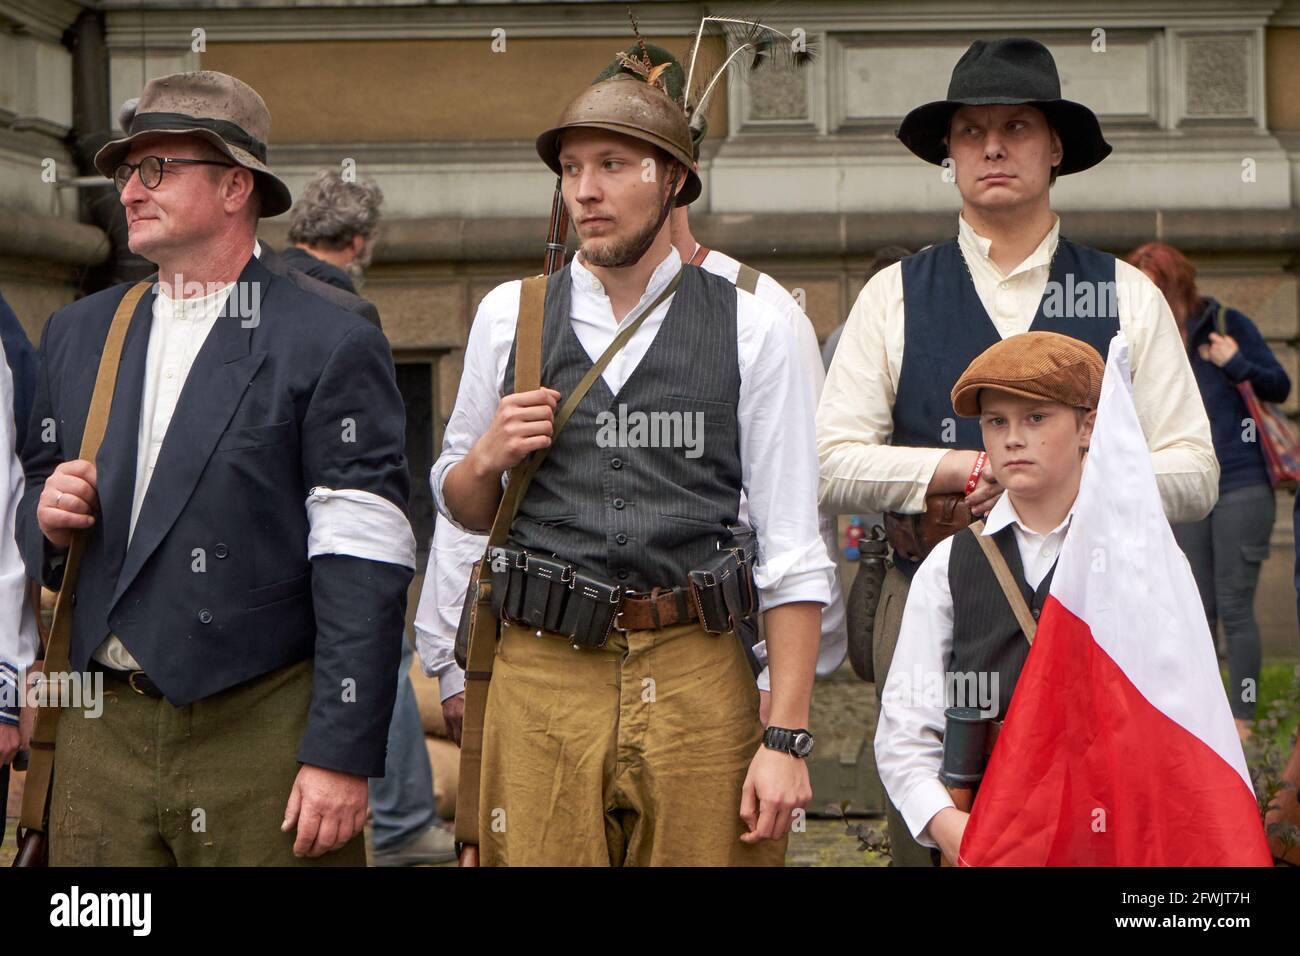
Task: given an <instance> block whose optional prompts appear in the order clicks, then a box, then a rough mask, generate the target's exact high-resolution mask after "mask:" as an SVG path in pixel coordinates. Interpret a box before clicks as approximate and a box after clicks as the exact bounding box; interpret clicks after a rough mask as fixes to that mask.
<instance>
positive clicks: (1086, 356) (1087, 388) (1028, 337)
mask: <svg viewBox="0 0 1300 956" xmlns="http://www.w3.org/2000/svg"><path fill="white" fill-rule="evenodd" d="M1105 371H1106V363H1105V362H1104V361H1102V358H1101V355H1100V354H1098V352H1097V350H1096V349H1095V348H1093V347H1092V346H1091V345H1089V344H1088V343H1087V342H1083V341H1080V340H1079V339H1076V338H1072V337H1071V336H1068V335H1062V334H1061V333H1059V332H1025V333H1022V334H1020V335H1012V336H1008V337H1007V338H1005V339H1003V340H1002V341H1001V342H998V343H997V344H996V345H991V346H989V347H988V348H987V349H985V350H984V351H983V352H981V353H980V354H979V356H978V357H977V358H976V359H975V361H973V362H971V363H970V365H969V366H967V368H966V371H964V372H962V373H961V378H959V379H957V384H956V385H954V386H953V387H952V407H953V411H955V412H956V413H957V414H958V415H961V416H962V417H963V418H978V417H979V413H980V403H979V395H980V389H982V388H995V389H997V390H998V391H1000V392H1010V393H1012V394H1013V395H1023V396H1024V397H1025V398H1043V399H1046V400H1047V401H1049V402H1060V403H1061V404H1062V405H1070V406H1073V407H1076V408H1096V407H1097V403H1098V402H1099V401H1101V377H1102V374H1103V373H1104V372H1105Z"/></svg>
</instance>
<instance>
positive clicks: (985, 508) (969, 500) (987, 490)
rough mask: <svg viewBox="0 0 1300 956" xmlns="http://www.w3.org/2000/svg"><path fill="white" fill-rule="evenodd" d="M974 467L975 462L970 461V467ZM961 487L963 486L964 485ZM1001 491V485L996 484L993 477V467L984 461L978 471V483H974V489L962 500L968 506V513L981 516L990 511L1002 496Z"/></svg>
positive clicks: (977, 516)
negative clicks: (982, 468) (982, 466)
mask: <svg viewBox="0 0 1300 956" xmlns="http://www.w3.org/2000/svg"><path fill="white" fill-rule="evenodd" d="M974 467H975V463H974V462H971V468H974ZM969 474H970V472H969V471H967V475H969ZM962 487H963V488H965V485H963V486H962ZM1002 491H1003V488H1002V486H1001V485H1000V484H998V480H997V479H996V478H994V477H993V469H992V468H991V467H990V466H989V464H988V463H987V462H986V463H985V464H984V470H983V471H981V472H980V479H979V483H978V484H976V485H975V490H974V491H972V492H971V493H970V494H968V495H967V496H966V497H965V498H964V499H963V500H964V501H965V502H966V504H967V506H968V507H969V508H970V513H971V515H972V516H973V517H976V518H983V517H984V516H985V515H987V514H988V513H989V512H990V511H992V510H993V506H994V505H995V504H997V503H998V499H999V498H1000V497H1002Z"/></svg>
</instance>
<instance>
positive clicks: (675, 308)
mask: <svg viewBox="0 0 1300 956" xmlns="http://www.w3.org/2000/svg"><path fill="white" fill-rule="evenodd" d="M569 270H570V266H566V267H565V268H564V269H562V270H560V271H558V272H556V273H554V274H553V275H552V276H551V277H550V279H549V280H548V282H547V286H546V303H545V307H544V316H545V320H544V324H543V329H542V384H543V385H546V386H548V387H550V388H554V389H556V390H557V391H559V392H560V394H561V396H567V395H569V394H570V393H572V392H573V390H574V388H575V387H576V386H577V384H578V382H579V380H580V379H581V378H582V377H583V375H585V374H586V373H587V371H588V370H589V369H590V368H591V367H592V365H593V361H592V359H591V357H590V356H589V355H588V354H587V352H586V350H585V349H584V348H583V347H582V343H581V342H580V341H579V340H578V336H577V334H576V333H575V332H574V331H573V323H572V321H571V320H570V312H571V310H570V301H571V294H572V280H571V277H570V272H569ZM682 270H683V273H682V281H681V284H680V285H679V286H678V287H677V291H676V292H675V293H673V297H672V302H671V303H670V305H669V308H668V313H667V315H666V316H665V318H664V321H663V324H662V325H661V326H660V327H659V331H658V332H657V333H656V334H655V338H654V341H653V342H652V343H651V344H650V347H649V349H648V350H647V351H646V353H645V355H644V357H643V358H642V359H641V361H640V363H639V364H638V365H637V366H636V368H635V370H633V372H632V374H631V375H630V376H629V377H628V379H627V381H626V382H625V383H624V384H623V387H622V388H621V389H620V391H619V393H618V394H617V395H614V394H613V393H612V392H610V390H609V386H608V385H606V384H605V380H604V378H603V377H601V378H597V379H596V381H595V384H593V385H592V387H591V390H590V391H589V392H588V393H587V395H586V396H585V397H584V398H583V400H582V401H581V402H580V403H579V405H578V407H577V409H576V410H575V411H574V413H573V416H572V417H571V418H570V419H569V421H568V423H567V424H566V425H565V427H564V429H563V430H562V431H561V432H560V434H559V437H558V438H557V439H556V440H555V442H554V444H553V445H552V447H551V450H550V454H549V455H548V456H547V458H546V461H545V462H544V463H543V464H542V466H541V468H539V469H538V470H537V473H536V475H535V476H534V477H533V481H532V484H531V485H529V487H528V491H527V492H526V493H525V495H524V498H523V501H522V502H521V503H520V506H519V511H518V514H517V515H516V517H515V520H514V523H513V524H512V525H511V528H510V540H511V542H512V543H513V545H514V546H516V547H520V548H524V549H526V550H529V551H532V552H536V553H541V554H555V555H558V556H559V557H561V558H563V559H564V560H566V561H569V562H571V563H573V564H575V565H577V566H578V567H579V568H580V569H582V570H585V571H588V572H591V573H594V574H596V575H599V576H601V577H604V578H606V579H608V580H611V581H613V582H616V583H618V584H622V585H624V586H626V587H629V588H633V589H635V590H649V589H650V588H652V587H655V586H660V587H675V586H679V585H684V584H685V583H686V574H687V572H688V571H689V570H691V569H692V568H695V567H699V566H700V565H702V564H704V563H705V562H706V561H707V560H709V558H710V557H712V556H713V555H715V554H716V553H717V542H718V541H720V540H722V538H723V537H724V536H725V533H726V529H727V527H728V526H734V525H735V524H736V523H737V512H738V509H739V506H740V490H741V463H740V432H739V427H738V425H737V422H736V406H737V404H738V402H739V398H740V365H739V360H738V358H737V353H736V348H737V342H736V288H735V286H734V285H732V284H731V283H730V282H728V281H727V280H726V279H723V278H720V277H718V276H715V275H712V274H711V273H708V272H705V271H704V270H703V269H700V268H697V267H695V266H690V265H684V266H682ZM514 365H515V355H514V347H513V346H512V347H511V352H510V358H509V360H508V362H507V365H506V373H505V379H504V381H505V382H506V383H507V387H511V386H510V384H509V383H513V382H514ZM563 400H564V399H563V397H562V398H561V402H563Z"/></svg>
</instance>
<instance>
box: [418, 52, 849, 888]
mask: <svg viewBox="0 0 1300 956" xmlns="http://www.w3.org/2000/svg"><path fill="white" fill-rule="evenodd" d="M537 147H538V152H539V154H540V155H541V157H542V159H543V160H544V161H545V162H546V164H547V165H548V166H549V167H550V168H551V169H552V170H554V171H555V172H556V173H557V174H558V175H559V176H560V177H561V182H562V189H563V195H564V200H565V203H566V205H567V207H568V211H569V214H570V216H571V218H572V220H573V222H574V226H575V229H576V231H577V233H578V237H579V240H580V242H581V251H580V252H579V254H578V256H577V257H576V258H575V259H574V260H573V261H572V262H571V263H570V264H569V265H568V266H566V267H565V268H564V269H562V270H560V271H558V272H556V273H555V274H553V275H552V276H551V277H550V278H549V280H548V283H547V288H546V295H545V308H544V312H543V315H544V319H545V321H544V323H543V327H542V348H541V381H542V386H543V387H541V388H538V389H535V390H532V391H528V392H523V393H514V394H507V392H508V389H509V383H512V382H513V381H514V365H515V360H516V354H515V352H516V349H515V347H514V340H515V333H516V323H517V321H518V316H519V310H520V303H521V286H520V283H518V282H510V283H505V284H504V285H501V286H498V287H497V288H496V289H494V290H493V291H492V292H490V293H489V294H488V295H487V296H486V297H485V298H484V300H483V302H482V304H481V305H480V307H479V310H478V315H477V316H476V318H475V322H474V325H473V328H472V330H471V333H470V339H469V344H468V347H467V349H466V356H465V373H464V375H463V377H462V380H461V388H460V392H459V394H458V396H457V401H456V408H455V411H454V412H453V413H452V417H451V420H450V421H449V422H448V426H447V431H446V440H445V442H444V447H443V453H442V456H441V457H440V458H439V460H438V463H437V464H436V465H435V466H434V473H433V485H434V491H435V495H436V497H437V499H438V505H439V509H440V510H441V511H442V513H443V514H444V515H445V516H446V517H447V518H449V519H450V520H452V521H454V522H455V523H456V524H458V525H459V526H461V527H463V528H465V529H466V530H471V531H479V532H482V531H484V530H486V529H487V528H488V527H489V525H490V524H491V523H492V521H493V517H494V514H495V512H496V510H497V507H498V503H499V501H500V499H501V496H502V476H503V474H504V473H505V472H506V471H507V470H508V469H510V468H512V467H513V466H515V465H517V464H518V463H519V462H521V461H522V460H523V459H524V458H525V457H526V456H527V455H528V454H530V453H532V452H537V451H540V450H545V451H546V456H545V458H544V459H543V460H542V463H541V465H540V467H538V468H537V470H536V472H535V475H534V476H533V478H532V482H531V484H530V485H528V486H527V489H526V490H525V491H524V492H523V494H522V498H521V500H520V504H519V507H518V511H517V513H516V515H515V517H514V520H513V522H512V523H511V525H510V534H509V539H508V546H509V547H508V549H507V551H509V550H510V549H517V551H514V552H511V553H514V554H518V553H524V554H526V555H527V556H529V557H536V556H545V557H548V558H549V557H551V556H554V557H555V558H556V559H558V560H559V561H560V562H562V563H563V564H564V565H565V566H566V568H567V569H568V570H567V572H566V573H568V574H570V575H572V574H581V575H584V576H587V577H589V578H591V579H593V580H595V581H597V582H598V586H603V582H609V583H610V584H611V585H612V586H613V587H614V588H615V589H616V590H617V592H618V595H619V596H618V598H617V600H618V601H620V604H619V607H620V608H621V610H620V612H619V616H618V621H621V625H620V626H619V627H617V628H614V629H612V630H611V631H610V632H609V634H608V637H607V639H605V640H602V641H599V642H592V643H590V644H581V645H580V646H579V647H577V648H571V647H570V643H571V641H570V639H569V638H568V637H567V636H564V635H561V634H558V633H556V632H555V631H553V630H551V629H548V628H545V627H541V626H538V627H532V626H523V625H521V624H519V623H510V622H509V616H508V615H507V621H506V622H504V623H503V626H502V632H501V638H500V643H499V646H498V648H497V651H496V661H495V666H494V668H493V670H492V679H491V681H490V683H488V687H487V710H486V720H485V725H484V729H483V748H482V773H481V777H480V780H479V783H480V786H481V794H480V813H479V818H478V820H479V827H478V829H479V833H478V837H479V841H480V842H479V852H480V853H481V861H482V862H483V863H485V864H513V865H555V864H588V865H625V864H628V865H646V864H663V865H673V864H687V863H690V864H706V865H729V864H733V865H763V864H768V865H771V864H780V863H781V861H782V860H783V858H784V850H785V842H786V836H787V833H788V831H789V827H790V821H791V816H792V812H793V811H794V810H795V809H796V808H797V807H800V806H802V805H803V804H804V803H806V801H807V800H808V799H809V796H810V791H809V786H808V774H807V769H806V767H805V765H804V763H803V761H802V759H801V757H800V756H798V755H797V753H798V751H799V750H802V751H803V752H804V753H806V752H807V746H808V744H809V743H810V742H811V738H810V736H809V735H807V733H806V731H805V730H804V728H805V727H806V724H807V718H808V704H809V698H810V696H811V685H812V676H813V668H814V663H815V660H816V656H817V647H818V631H819V617H820V610H821V606H822V605H824V604H825V603H826V602H827V601H828V599H829V594H828V588H827V581H826V575H827V569H828V567H829V564H830V562H829V559H828V558H827V555H826V550H825V546H824V545H823V543H822V541H821V539H820V538H819V537H818V530H817V511H816V501H815V495H816V491H815V489H816V481H817V468H816V461H815V456H814V451H813V440H812V414H813V408H812V397H811V393H812V390H811V388H810V387H809V386H808V384H807V383H806V382H805V381H804V380H803V376H804V375H805V374H806V372H805V371H804V370H803V367H802V364H801V363H800V362H799V361H798V359H797V358H794V357H793V356H794V354H795V351H796V349H797V345H796V342H795V338H794V333H793V331H792V330H791V328H790V326H789V324H788V323H786V322H785V321H784V320H783V319H782V318H781V316H780V315H779V314H777V313H776V312H775V311H774V310H773V309H771V307H769V306H767V305H765V304H764V303H762V302H761V301H759V300H758V299H756V298H755V297H754V296H752V295H750V294H749V293H747V292H744V291H743V290H737V289H736V287H735V285H734V284H733V283H731V282H730V281H727V280H726V279H723V278H720V277H718V276H714V275H711V274H709V273H707V272H705V271H703V270H702V269H698V268H696V267H694V266H690V265H683V264H682V261H681V258H680V257H679V255H678V253H677V251H676V249H675V248H674V247H673V245H672V237H671V234H670V230H669V227H668V217H669V214H670V212H671V210H672V209H673V207H674V205H675V204H676V205H685V204H687V203H689V202H691V201H692V200H693V199H695V198H696V197H697V196H698V195H699V192H700V181H699V177H698V176H697V175H696V173H695V171H694V169H693V165H694V157H693V155H692V148H691V140H690V133H689V130H688V128H687V120H686V116H685V114H684V113H683V112H682V110H681V109H680V107H678V106H677V105H676V104H675V103H674V102H673V101H672V99H671V98H670V97H669V96H668V95H667V94H666V93H664V92H663V91H662V90H661V89H660V88H658V87H656V86H654V85H651V84H648V83H646V82H643V81H641V80H637V79H633V78H630V77H615V78H611V79H609V80H606V81H603V82H601V83H597V84H595V85H594V86H592V87H590V88H588V89H587V90H585V91H584V92H583V93H582V94H580V95H579V96H578V97H577V99H575V100H574V101H573V102H572V103H571V104H570V105H569V106H568V107H567V108H566V110H565V111H564V113H563V115H562V117H561V120H560V122H559V124H557V126H556V127H555V128H553V129H551V130H548V131H547V132H545V133H543V134H542V135H541V136H540V137H539V138H538V141H537ZM643 315H644V321H643V322H642V316H643ZM638 322H642V324H640V325H639V326H637V327H636V330H635V332H634V333H633V334H632V335H631V336H630V338H628V339H626V341H625V342H624V343H622V344H623V347H622V348H621V350H620V351H618V352H617V353H616V354H615V355H614V356H613V358H612V360H611V361H610V362H609V364H608V365H607V366H606V367H605V368H604V370H603V372H602V373H601V374H600V375H599V376H598V377H596V379H595V380H594V383H593V384H592V385H591V388H590V391H588V392H587V394H586V396H585V397H584V398H583V399H582V400H581V402H579V403H578V404H577V406H576V407H575V408H574V410H573V413H572V417H571V418H569V419H567V422H566V423H565V424H564V426H563V428H562V429H561V430H560V431H559V432H558V433H557V432H556V431H555V423H556V409H557V405H560V404H562V403H563V401H564V399H565V398H567V397H568V395H569V394H571V393H572V392H573V391H574V390H575V387H576V386H577V384H578V382H579V379H580V378H581V377H582V376H583V374H584V373H585V372H587V371H589V370H590V369H591V368H592V366H593V363H594V362H595V361H596V360H597V359H598V357H600V356H601V355H602V353H605V352H606V350H607V349H608V348H609V347H610V345H611V342H613V341H614V340H615V337H616V336H618V334H619V333H620V332H621V331H625V330H627V329H628V328H629V327H631V326H633V325H635V324H636V323H638ZM613 414H618V415H621V416H624V417H625V418H626V419H628V420H631V419H632V418H633V416H636V415H662V414H667V415H673V414H676V415H678V416H680V417H681V418H685V417H686V416H691V417H692V418H693V419H694V418H695V416H698V420H699V421H700V422H701V423H702V427H703V431H702V435H703V440H702V441H701V442H699V443H698V444H697V445H696V446H694V447H691V448H682V447H679V446H664V445H662V444H658V445H656V444H654V443H648V442H645V441H639V440H637V439H636V437H635V436H636V433H635V432H634V431H633V430H631V429H629V430H628V431H627V433H626V435H622V436H620V437H619V438H618V440H617V442H616V443H614V444H613V445H611V443H610V442H609V441H608V440H606V438H605V435H604V431H603V430H602V427H601V423H602V422H606V421H607V420H608V419H607V418H606V416H609V415H613ZM742 490H743V491H744V492H745V494H746V495H747V497H748V499H749V503H750V516H751V521H752V523H753V526H754V528H755V529H756V531H757V537H758V553H759V555H760V557H759V560H758V562H757V566H756V567H755V568H754V570H753V580H754V583H755V584H756V586H757V588H758V590H759V591H760V592H761V595H762V603H763V607H764V608H765V609H766V610H765V615H766V617H765V621H766V625H767V631H768V653H769V661H770V666H771V671H772V711H771V723H772V728H771V729H769V731H768V733H767V735H766V736H765V735H764V732H763V729H762V726H761V724H760V722H759V718H758V692H757V689H756V688H755V686H754V681H753V675H752V673H751V672H750V670H749V667H748V665H747V663H746V660H745V657H744V653H743V650H742V649H741V647H740V645H739V642H738V641H737V640H736V639H735V637H734V636H733V635H731V634H720V633H709V632H708V631H706V630H705V629H704V626H703V624H702V623H701V620H700V616H701V612H700V610H699V608H698V607H697V606H695V605H693V604H690V603H689V602H688V601H687V600H686V599H685V598H684V595H685V594H686V593H687V589H686V588H685V587H684V585H685V584H686V582H687V580H688V573H689V572H690V571H691V570H693V569H696V568H697V567H699V566H701V565H704V564H706V563H707V562H708V561H709V560H710V559H711V558H712V557H716V556H717V555H718V554H719V548H720V547H726V546H727V539H728V536H729V528H731V527H734V526H735V525H736V523H737V509H738V505H739V499H740V495H741V492H742ZM494 588H495V585H494ZM647 595H649V596H647ZM569 600H570V601H571V600H572V598H570V599H569ZM647 608H648V609H650V611H649V613H647ZM573 643H578V642H576V641H575V642H573ZM765 744H766V745H765Z"/></svg>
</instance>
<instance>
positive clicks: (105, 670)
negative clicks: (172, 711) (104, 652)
mask: <svg viewBox="0 0 1300 956" xmlns="http://www.w3.org/2000/svg"><path fill="white" fill-rule="evenodd" d="M90 669H91V670H92V671H94V672H96V673H100V674H103V675H104V680H106V681H111V682H112V683H114V684H125V685H126V686H127V687H130V688H131V690H133V691H135V692H136V693H137V694H139V695H140V696H142V697H151V698H153V699H154V700H162V699H163V696H164V695H163V692H162V689H161V688H160V687H159V686H158V685H157V684H155V683H154V682H153V681H152V680H150V679H149V675H148V674H146V673H145V672H144V671H139V670H136V671H123V670H118V669H117V668H116V667H105V666H104V665H103V664H101V663H100V662H99V661H97V660H95V659H94V658H91V660H90Z"/></svg>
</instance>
